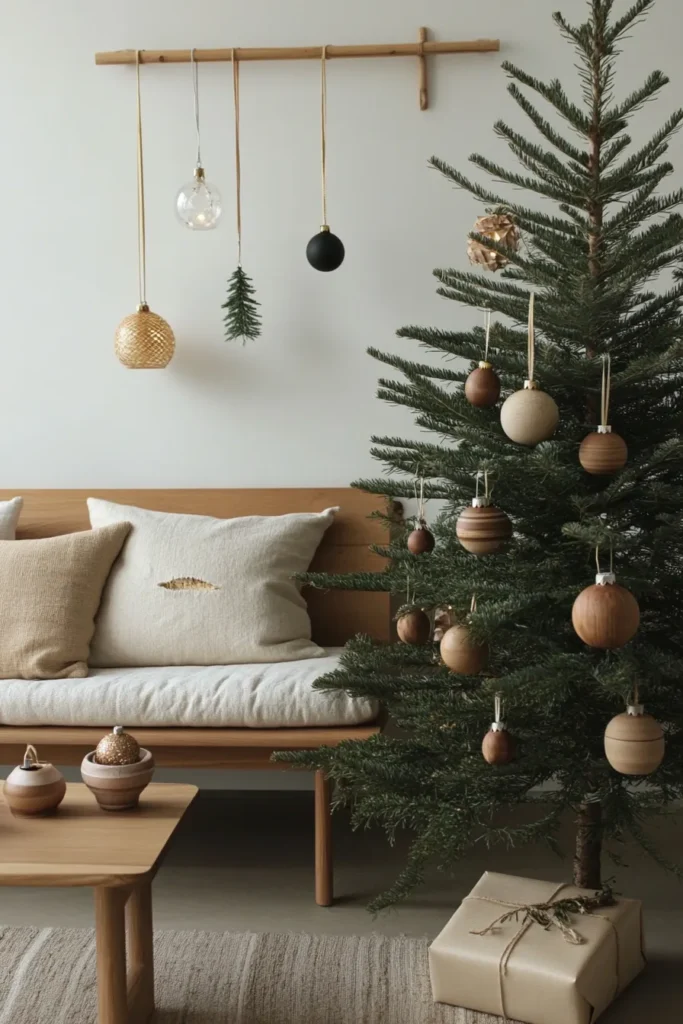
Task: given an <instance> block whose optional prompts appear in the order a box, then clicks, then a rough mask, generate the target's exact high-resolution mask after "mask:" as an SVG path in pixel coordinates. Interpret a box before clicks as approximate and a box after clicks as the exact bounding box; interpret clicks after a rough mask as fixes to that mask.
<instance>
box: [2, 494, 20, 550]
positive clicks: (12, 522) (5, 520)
mask: <svg viewBox="0 0 683 1024" xmlns="http://www.w3.org/2000/svg"><path fill="white" fill-rule="evenodd" d="M23 504H24V499H23V498H10V500H9V501H0V540H14V537H15V534H16V529H17V520H18V519H19V513H20V512H21V506H22V505H23Z"/></svg>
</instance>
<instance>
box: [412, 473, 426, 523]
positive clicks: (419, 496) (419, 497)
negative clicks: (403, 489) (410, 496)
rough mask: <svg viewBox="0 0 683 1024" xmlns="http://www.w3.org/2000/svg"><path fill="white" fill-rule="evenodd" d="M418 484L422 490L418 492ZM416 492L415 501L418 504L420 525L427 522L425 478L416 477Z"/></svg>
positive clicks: (414, 485)
mask: <svg viewBox="0 0 683 1024" xmlns="http://www.w3.org/2000/svg"><path fill="white" fill-rule="evenodd" d="M418 483H419V485H420V489H419V492H418ZM413 487H414V490H415V501H416V502H417V518H418V521H419V522H420V523H423V522H424V521H425V511H426V509H425V480H424V477H423V476H420V477H415V481H414V484H413Z"/></svg>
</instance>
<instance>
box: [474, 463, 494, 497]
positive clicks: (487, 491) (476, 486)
mask: <svg viewBox="0 0 683 1024" xmlns="http://www.w3.org/2000/svg"><path fill="white" fill-rule="evenodd" d="M482 477H483V478H484V499H485V500H486V501H488V500H489V498H490V497H491V490H490V488H489V471H488V469H478V470H477V472H476V473H475V474H474V481H475V483H474V497H475V498H478V497H479V481H480V480H481V478H482Z"/></svg>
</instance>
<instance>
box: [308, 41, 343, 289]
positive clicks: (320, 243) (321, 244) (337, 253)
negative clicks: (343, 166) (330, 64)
mask: <svg viewBox="0 0 683 1024" xmlns="http://www.w3.org/2000/svg"><path fill="white" fill-rule="evenodd" d="M320 153H321V166H322V199H323V222H322V224H321V225H320V231H319V232H318V234H317V235H313V238H311V240H310V242H309V243H308V245H307V246H306V259H307V260H308V262H309V263H310V264H311V266H312V267H313V268H314V269H315V270H321V271H323V272H325V273H327V272H329V271H330V270H336V269H337V267H340V266H341V265H342V263H343V262H344V243H343V242H342V240H341V238H338V237H337V235H334V234H332V232H331V231H330V228H329V225H328V223H327V166H326V164H327V47H326V46H323V48H322V60H321V62H320Z"/></svg>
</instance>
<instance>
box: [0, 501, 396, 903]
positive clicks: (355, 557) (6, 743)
mask: <svg viewBox="0 0 683 1024" xmlns="http://www.w3.org/2000/svg"><path fill="white" fill-rule="evenodd" d="M15 494H22V495H23V496H24V508H23V511H22V514H21V518H20V521H19V530H18V534H17V536H18V537H19V538H31V537H52V536H56V535H58V534H63V533H71V532H74V531H76V530H85V529H88V528H89V521H88V512H87V507H86V498H87V497H90V496H94V497H99V498H104V499H106V500H108V501H115V502H119V503H121V504H125V505H137V506H140V507H142V508H150V509H157V510H159V511H163V512H184V513H194V514H199V515H209V516H217V517H225V518H231V517H234V516H244V515H283V514H285V513H291V512H320V511H322V509H324V508H328V507H330V506H334V505H339V506H340V507H341V511H340V513H339V514H338V516H337V518H336V521H335V523H334V525H333V526H332V527H330V529H329V530H328V531H327V534H326V536H325V538H324V540H323V543H322V544H321V546H320V548H319V550H318V553H317V555H316V558H315V561H314V563H313V566H312V568H314V569H320V570H325V571H331V572H348V571H353V570H363V569H370V570H374V569H379V568H381V566H382V560H381V559H380V558H378V557H377V556H376V555H374V554H373V553H372V552H371V551H370V550H369V548H368V546H369V545H370V544H382V543H385V542H386V540H387V537H386V534H385V532H384V529H383V526H382V524H381V522H380V521H378V520H373V519H369V518H368V516H369V515H370V513H371V512H372V511H374V510H375V509H377V508H378V505H379V501H378V499H377V498H376V497H374V496H372V495H366V494H362V493H361V492H359V491H355V490H352V489H351V488H295V489H289V488H288V489H284V488H283V489H256V490H237V489H230V490H228V489H225V490H224V489H211V490H199V489H197V490H100V489H97V488H95V489H90V490H28V491H27V490H24V489H22V488H19V489H12V490H5V491H0V500H4V499H6V498H10V497H13V496H14V495H15ZM305 593H306V596H307V599H308V603H309V612H310V615H311V620H312V624H313V638H314V640H316V641H317V642H318V643H319V644H320V645H321V646H323V647H340V646H342V645H343V644H344V643H345V642H346V640H348V639H349V638H350V637H352V636H354V635H355V634H356V633H359V632H363V633H368V634H369V635H371V636H373V637H376V638H377V639H380V640H385V639H388V637H389V634H390V628H391V622H390V620H391V615H390V606H389V597H388V595H386V594H364V593H358V592H342V591H330V592H322V591H316V590H314V589H313V588H308V589H307V590H306V592H305ZM27 685H30V683H27ZM1 721H2V688H1V683H0V722H1ZM113 724H114V723H112V722H102V728H99V727H98V728H90V727H88V728H81V727H63V726H51V725H50V724H49V723H45V725H44V726H41V727H39V728H35V727H17V726H8V725H0V763H2V764H17V763H18V762H19V761H20V760H21V758H22V756H23V753H24V749H25V747H26V744H27V743H29V742H30V743H34V744H35V745H36V746H37V747H38V750H39V751H40V755H41V757H43V758H45V759H46V760H50V761H52V762H54V763H56V764H63V765H79V764H80V762H81V760H82V758H83V756H84V754H85V753H87V751H88V750H92V749H93V747H94V745H95V744H96V742H97V740H98V739H99V738H100V737H101V735H102V731H103V729H104V728H106V727H111V726H112V725H113ZM122 724H124V725H125V724H126V723H122ZM380 728H381V725H380V722H379V721H377V722H372V723H365V724H363V725H358V726H349V727H346V726H345V727H337V728H335V727H332V728H310V729H308V728H299V729H291V728H283V729H204V728H201V729H199V728H197V729H192V728H170V729H169V728H134V729H132V730H131V731H132V732H133V734H134V735H135V736H136V738H137V739H138V741H139V742H140V743H141V744H142V745H144V746H146V747H149V748H150V749H151V750H152V751H153V752H154V757H155V760H156V763H157V764H158V765H160V766H162V767H174V768H188V769H193V768H217V769H218V768H234V769H240V770H243V771H244V770H246V769H249V770H251V769H256V770H263V769H269V770H273V769H280V770H287V769H288V767H289V766H287V765H282V764H278V763H273V762H272V761H271V760H270V758H271V755H272V753H273V752H274V751H276V750H302V749H312V748H315V747H318V746H323V745H336V744H337V743H340V742H342V741H343V740H349V739H358V740H361V739H367V738H369V737H370V736H372V735H374V734H376V733H378V732H379V731H380ZM314 808H315V899H316V902H317V903H318V904H319V905H320V906H329V905H330V904H331V903H332V900H333V857H332V822H331V814H330V785H329V783H328V781H327V779H326V778H325V777H324V775H323V773H321V772H316V775H315V792H314Z"/></svg>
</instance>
